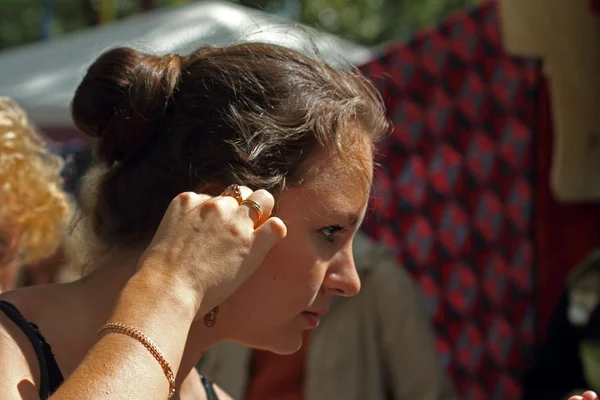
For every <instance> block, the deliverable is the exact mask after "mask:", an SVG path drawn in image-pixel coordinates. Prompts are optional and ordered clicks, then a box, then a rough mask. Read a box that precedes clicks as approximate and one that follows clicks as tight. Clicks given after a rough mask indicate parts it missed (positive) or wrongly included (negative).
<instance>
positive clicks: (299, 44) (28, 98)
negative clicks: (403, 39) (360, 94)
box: [0, 1, 373, 128]
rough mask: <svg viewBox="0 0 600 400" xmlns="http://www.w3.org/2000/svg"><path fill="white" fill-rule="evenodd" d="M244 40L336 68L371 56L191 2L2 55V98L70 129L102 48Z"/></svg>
mask: <svg viewBox="0 0 600 400" xmlns="http://www.w3.org/2000/svg"><path fill="white" fill-rule="evenodd" d="M240 40H252V41H263V42H269V43H277V44H281V45H285V46H287V47H291V48H294V49H297V50H300V51H304V50H309V51H312V44H311V40H312V42H313V43H314V44H315V45H316V48H317V49H318V51H319V53H320V54H321V56H322V57H323V58H324V59H325V60H327V61H329V62H330V63H332V64H334V65H340V63H343V62H346V63H351V64H354V65H359V64H362V63H364V62H366V61H368V60H369V59H371V58H372V57H373V54H372V53H371V51H370V50H368V49H366V48H364V47H361V46H358V45H356V44H352V43H349V42H347V41H344V40H341V39H339V38H336V37H333V36H330V35H326V34H322V33H317V32H316V31H314V30H310V29H308V28H306V27H302V26H301V25H298V24H294V25H292V24H291V23H290V22H287V21H286V20H283V19H281V18H278V17H276V16H272V15H269V14H266V13H264V12H260V11H256V10H251V9H248V8H245V7H241V6H238V5H234V4H231V3H224V2H211V1H209V2H205V1H202V2H194V3H191V4H189V5H186V6H183V7H176V8H169V9H162V10H156V11H153V12H149V13H144V14H140V15H136V16H134V17H132V18H129V19H127V20H123V21H119V22H115V23H113V24H108V25H103V26H100V27H96V28H92V29H88V30H86V31H83V32H77V33H75V34H72V35H67V36H64V37H61V38H59V39H56V40H51V41H48V42H41V43H37V44H34V45H30V46H25V47H21V48H17V49H14V50H8V51H5V52H2V53H0V95H1V96H8V97H12V98H13V99H14V100H15V101H17V102H18V103H19V104H20V105H21V106H22V107H23V108H25V110H26V111H27V112H28V113H29V115H30V117H31V118H32V119H33V121H35V123H37V124H38V125H40V126H42V127H45V128H52V127H56V128H58V127H65V128H67V127H71V126H72V123H71V119H70V115H69V104H70V101H71V99H72V97H73V94H74V92H75V89H76V87H77V85H78V84H79V82H80V80H81V79H82V78H83V75H84V72H85V69H86V68H87V66H88V65H89V64H90V63H91V62H92V61H93V60H94V59H95V58H96V57H97V56H98V55H99V54H100V53H101V52H102V51H103V50H105V49H107V48H111V47H116V46H123V45H127V46H131V47H135V48H137V49H140V50H145V51H149V52H152V53H171V52H177V53H187V52H190V51H193V50H194V49H195V48H197V47H199V46H201V45H205V44H212V45H217V46H218V45H227V44H230V43H232V42H236V41H240Z"/></svg>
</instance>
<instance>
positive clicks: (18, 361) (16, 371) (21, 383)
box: [0, 293, 39, 399]
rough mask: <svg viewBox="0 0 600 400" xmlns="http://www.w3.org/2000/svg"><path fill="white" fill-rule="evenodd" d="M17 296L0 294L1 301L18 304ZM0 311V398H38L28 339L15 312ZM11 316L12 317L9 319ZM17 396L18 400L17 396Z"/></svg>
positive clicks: (34, 362)
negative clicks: (0, 380) (0, 378)
mask: <svg viewBox="0 0 600 400" xmlns="http://www.w3.org/2000/svg"><path fill="white" fill-rule="evenodd" d="M18 299H19V295H14V294H9V293H3V294H2V295H1V296H0V301H8V302H10V303H11V304H13V303H14V302H17V303H18ZM9 307H10V306H6V305H5V306H4V307H2V309H3V311H0V376H2V383H1V384H0V398H3V399H4V398H19V399H20V398H23V399H29V398H32V399H33V398H36V396H37V398H39V394H38V391H37V389H36V385H35V384H34V382H37V381H38V378H39V366H38V363H37V356H36V353H35V350H34V348H33V346H32V345H31V342H30V341H29V339H28V337H27V335H26V334H25V333H24V331H23V330H22V329H21V328H20V327H19V324H18V322H16V321H15V319H14V318H15V317H14V312H12V311H11V310H13V311H14V309H9ZM9 314H11V316H12V318H11V316H9ZM17 395H18V396H17Z"/></svg>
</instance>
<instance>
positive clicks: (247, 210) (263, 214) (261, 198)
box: [240, 190, 275, 227]
mask: <svg viewBox="0 0 600 400" xmlns="http://www.w3.org/2000/svg"><path fill="white" fill-rule="evenodd" d="M274 205H275V199H274V198H273V195H271V193H269V192H267V191H266V190H257V191H255V192H253V193H252V194H251V195H250V196H248V197H247V198H246V197H245V198H244V201H243V202H242V204H241V205H240V212H242V213H243V214H244V215H245V216H247V217H248V218H250V219H251V220H252V221H253V223H254V226H255V227H258V226H260V224H261V223H262V222H263V221H266V220H267V219H269V217H270V216H271V212H272V211H273V206H274Z"/></svg>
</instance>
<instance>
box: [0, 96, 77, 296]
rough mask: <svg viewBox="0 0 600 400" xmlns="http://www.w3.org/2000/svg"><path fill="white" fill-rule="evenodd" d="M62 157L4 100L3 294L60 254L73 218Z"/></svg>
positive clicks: (0, 147)
mask: <svg viewBox="0 0 600 400" xmlns="http://www.w3.org/2000/svg"><path fill="white" fill-rule="evenodd" d="M62 165H63V163H62V160H61V158H60V157H58V156H56V155H54V154H52V153H51V152H50V151H49V150H48V148H47V143H46V142H45V140H44V139H43V138H42V137H41V136H40V134H39V133H38V132H37V131H36V129H35V128H34V126H33V125H32V123H31V122H30V121H29V120H28V118H27V116H26V114H25V112H24V111H23V110H22V109H21V108H20V107H19V106H18V105H17V104H16V103H15V102H14V101H12V100H10V99H8V98H6V97H0V292H3V291H6V290H9V289H11V288H13V287H14V285H15V282H16V279H17V275H18V271H19V267H20V266H23V265H25V264H29V263H35V262H39V261H42V260H44V259H47V258H49V257H51V256H53V255H54V254H56V252H57V250H58V248H59V246H60V244H61V239H62V237H63V236H62V230H63V228H64V226H65V222H66V220H67V217H68V216H69V213H70V206H69V199H68V196H67V194H66V193H65V192H64V191H63V190H62V179H61V177H60V172H61V169H62Z"/></svg>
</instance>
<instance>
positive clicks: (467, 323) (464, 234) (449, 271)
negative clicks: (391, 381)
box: [362, 2, 541, 400]
mask: <svg viewBox="0 0 600 400" xmlns="http://www.w3.org/2000/svg"><path fill="white" fill-rule="evenodd" d="M362 70H363V72H364V73H365V74H366V75H367V76H369V77H370V78H371V79H372V80H373V81H374V82H375V83H376V85H377V87H378V88H379V90H380V91H381V93H382V96H383V98H384V101H385V103H386V106H387V110H388V116H389V118H390V119H391V120H392V121H393V125H394V131H393V133H392V134H391V135H390V136H389V137H387V138H386V139H385V140H384V141H383V143H382V144H381V147H380V151H379V154H378V158H379V160H378V161H379V163H380V164H381V167H380V168H378V169H377V171H376V175H375V185H374V199H373V201H372V207H371V208H372V212H371V213H370V215H369V217H368V218H367V220H366V222H365V225H364V230H365V231H366V232H367V233H368V234H369V235H370V236H372V237H373V238H375V239H376V240H379V241H382V242H384V243H385V244H386V245H387V246H388V247H389V248H390V249H391V250H392V251H394V252H395V254H396V255H397V258H398V261H399V262H400V263H401V264H402V265H404V266H405V267H406V268H407V269H408V270H409V271H410V272H411V273H412V274H413V276H414V278H415V279H416V281H417V282H418V283H419V284H420V286H421V289H422V291H423V293H424V295H425V297H426V302H427V307H428V311H429V312H430V313H431V316H432V319H433V322H434V326H435V329H436V334H437V348H438V350H439V352H440V354H441V356H442V362H443V363H444V364H445V365H446V366H447V369H448V371H449V374H450V376H451V378H452V379H453V380H454V382H455V384H456V387H457V390H458V392H459V396H460V398H462V399H470V400H479V399H481V400H483V399H486V400H487V399H490V398H493V399H507V400H508V399H511V400H512V399H516V398H518V397H519V395H520V392H521V390H520V385H519V376H520V374H521V372H522V370H523V368H524V367H525V366H526V365H527V360H526V358H527V354H529V352H530V349H531V348H532V345H533V342H534V337H535V312H534V292H533V268H534V259H533V255H534V247H533V239H534V238H533V228H534V226H533V224H534V221H533V204H534V203H533V201H534V199H533V192H534V190H533V178H534V149H535V143H534V139H535V134H534V131H535V127H536V119H537V114H538V113H537V111H538V110H537V107H536V98H537V96H538V90H539V87H540V81H541V65H540V63H539V62H537V61H535V60H527V59H519V58H514V57H510V56H507V55H506V54H505V53H504V51H503V48H502V43H501V35H500V31H499V15H498V9H497V6H496V4H495V3H493V2H492V3H486V4H483V5H481V6H480V7H478V8H474V9H470V10H467V11H464V12H460V13H457V14H454V15H452V16H451V17H449V18H448V19H447V20H445V21H444V22H443V23H442V24H440V25H439V26H436V27H434V28H432V29H429V30H426V31H422V32H420V33H418V34H417V35H416V36H414V38H412V39H411V40H409V41H408V42H407V43H403V44H398V45H392V46H390V47H389V48H388V49H387V51H386V52H385V54H383V55H382V56H381V57H380V58H378V59H376V60H373V61H372V62H370V63H368V64H366V65H364V66H363V67H362Z"/></svg>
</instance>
